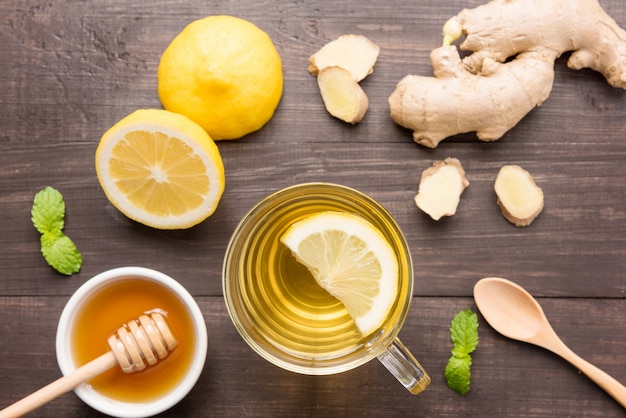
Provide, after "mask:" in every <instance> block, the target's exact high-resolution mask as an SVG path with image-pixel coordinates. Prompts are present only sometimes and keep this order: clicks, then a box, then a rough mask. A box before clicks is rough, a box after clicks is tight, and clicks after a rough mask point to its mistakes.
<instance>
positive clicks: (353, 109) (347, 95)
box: [317, 67, 369, 124]
mask: <svg viewBox="0 0 626 418" xmlns="http://www.w3.org/2000/svg"><path fill="white" fill-rule="evenodd" d="M317 84H318V85H319V88H320V93H321V94H322V100H323V101H324V106H326V110H327V111H328V113H330V114H331V115H333V116H334V117H336V118H337V119H341V120H343V121H344V122H348V123H352V124H355V123H358V122H360V121H361V119H363V116H365V112H366V111H367V107H368V106H369V100H368V98H367V95H366V94H365V92H364V91H363V89H362V88H361V86H359V83H357V82H356V81H355V80H354V79H353V78H352V75H351V74H350V73H349V72H348V71H346V70H344V69H343V68H341V67H325V68H323V69H322V70H321V71H320V72H319V74H318V75H317Z"/></svg>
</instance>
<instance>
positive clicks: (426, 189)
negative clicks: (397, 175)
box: [415, 158, 469, 221]
mask: <svg viewBox="0 0 626 418" xmlns="http://www.w3.org/2000/svg"><path fill="white" fill-rule="evenodd" d="M467 186H469V181H468V180H467V178H466V177H465V170H463V167H462V166H461V162H460V161H459V160H458V159H456V158H446V159H445V160H442V161H435V162H434V163H433V165H432V167H429V168H427V169H426V170H424V171H423V172H422V176H421V178H420V183H419V190H418V192H417V195H416V196H415V204H416V205H417V207H418V208H420V209H421V210H422V211H424V212H425V213H427V214H428V215H429V216H430V217H431V218H433V219H434V220H435V221H438V220H439V219H441V218H442V217H444V216H452V215H454V214H455V213H456V209H457V207H458V206H459V202H460V200H461V194H463V191H464V190H465V188H466V187H467Z"/></svg>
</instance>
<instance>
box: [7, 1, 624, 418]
mask: <svg viewBox="0 0 626 418" xmlns="http://www.w3.org/2000/svg"><path fill="white" fill-rule="evenodd" d="M481 3H482V2H481V1H476V0H448V1H445V2H441V1H436V0H418V1H407V0H388V1H384V2H359V1H356V0H346V1H330V0H316V1H308V2H304V1H295V0H291V1H273V0H270V1H264V2H255V1H252V0H241V1H212V2H205V1H200V0H187V1H182V0H162V1H148V0H140V1H132V2H131V1H126V2H122V1H117V0H85V1H80V2H77V1H71V0H49V1H40V0H25V1H21V0H20V1H18V0H0V16H1V17H0V63H1V64H2V71H0V213H1V216H0V231H2V232H1V233H0V248H1V251H0V269H1V273H0V406H6V405H8V404H10V403H12V402H14V401H16V400H18V399H19V398H21V397H22V396H25V395H26V394H28V393H30V392H32V391H34V390H35V389H37V388H39V387H41V386H43V385H44V384H46V383H48V382H50V381H52V380H54V379H56V378H57V377H58V376H59V373H60V372H59V370H58V367H57V363H56V356H55V350H54V339H55V332H56V325H57V321H58V319H59V316H60V314H61V311H62V309H63V307H64V305H65V303H66V302H67V300H68V298H69V296H70V295H71V294H72V293H73V292H74V291H75V290H76V289H77V288H78V287H79V286H80V285H82V284H83V283H85V281H87V280H89V278H90V277H92V276H94V275H96V274H97V273H100V272H102V271H104V270H107V269H109V268H113V267H119V266H128V265H138V266H144V267H150V268H153V269H157V270H160V271H162V272H164V273H166V274H169V275H171V276H172V277H174V278H176V279H177V280H178V281H179V282H180V283H182V284H183V285H184V286H185V287H186V288H187V289H188V290H189V291H190V292H191V293H192V295H193V296H194V297H195V298H196V300H197V302H198V304H199V305H200V307H201V309H202V311H203V313H204V316H205V319H206V322H207V329H208V333H209V354H208V358H207V362H206V368H205V370H204V372H203V374H202V376H201V378H200V380H199V381H198V383H197V385H196V386H195V387H194V389H193V390H192V391H191V393H190V394H189V395H188V396H187V397H186V398H185V399H184V400H183V401H182V402H180V403H179V404H178V405H177V406H175V407H174V408H173V409H171V410H170V411H168V412H166V413H164V414H163V416H167V417H174V416H177V417H178V416H189V417H201V416H224V417H231V416H232V417H244V416H250V417H257V416H258V417H317V416H324V417H342V416H345V417H355V416H368V417H369V416H371V417H387V416H389V417H392V416H425V417H426V416H428V417H435V416H436V417H447V416H450V417H513V416H514V417H544V416H545V417H552V416H559V417H565V416H577V417H603V418H605V417H623V416H624V409H623V408H622V407H621V406H619V405H618V404H617V402H615V401H614V400H613V399H612V398H610V397H609V396H608V395H606V394H605V393H604V392H603V391H602V390H601V389H600V388H598V387H597V386H596V385H595V384H593V383H592V382H591V381H590V380H589V379H587V378H586V377H585V376H584V375H582V374H581V373H580V372H578V371H577V370H576V369H575V368H574V367H572V366H571V365H569V364H568V363H566V362H565V361H564V360H562V359H560V358H558V357H556V356H555V355H554V354H552V353H550V352H547V351H545V350H543V349H540V348H536V347H534V346H531V345H527V344H523V343H518V342H514V341H512V340H509V339H507V338H505V337H502V336H501V335H499V334H498V333H496V332H495V331H494V330H493V329H492V328H490V326H489V325H488V324H487V323H486V322H485V320H484V319H483V318H482V317H481V316H480V315H479V320H480V328H479V335H480V343H479V345H478V348H477V350H476V352H475V353H474V356H473V366H472V374H471V390H470V392H469V393H468V394H467V395H465V396H460V395H458V394H457V393H455V392H453V391H452V390H450V389H449V388H448V387H447V385H446V383H445V380H444V377H443V372H444V367H445V365H446V362H447V360H448V358H449V356H450V350H451V348H452V345H451V342H450V336H449V325H450V321H451V319H452V318H453V316H454V315H455V314H456V313H457V312H458V311H460V310H462V309H472V310H473V311H475V312H478V310H477V307H476V305H475V304H474V300H473V298H472V288H473V286H474V284H475V283H476V281H477V280H479V279H480V278H482V277H486V276H501V277H505V278H508V279H510V280H513V281H515V282H517V283H519V284H520V285H522V286H524V287H526V288H527V289H528V290H529V291H530V292H531V293H532V294H533V295H535V296H536V297H537V298H538V300H539V302H540V303H541V305H542V306H543V307H544V310H545V312H546V314H547V316H548V317H549V319H550V320H551V322H552V324H553V326H554V328H555V329H556V331H557V332H558V333H559V334H560V335H561V336H562V339H563V340H564V341H565V343H566V344H568V345H569V346H570V347H571V348H572V349H573V350H574V351H575V352H576V353H578V354H579V355H580V356H582V357H583V358H586V359H587V360H589V361H590V362H592V363H594V364H595V365H597V366H598V367H600V368H601V369H604V370H606V371H607V372H609V373H610V374H612V375H613V376H614V377H615V378H616V379H617V380H619V381H621V382H623V383H626V274H625V270H626V209H625V208H626V164H624V161H625V159H626V139H625V138H624V137H625V133H626V132H625V129H624V121H625V119H626V108H625V106H626V92H624V91H622V90H618V89H614V88H612V87H610V86H608V85H607V84H606V82H605V81H604V79H603V77H601V76H600V75H598V74H597V73H595V72H593V71H590V70H583V71H573V70H569V69H568V68H567V66H566V58H567V56H564V57H561V58H560V59H559V60H558V61H557V63H556V77H555V83H554V87H553V90H552V94H551V96H550V98H549V99H548V100H547V101H546V102H545V103H544V105H543V106H541V107H540V108H537V109H535V110H534V111H532V112H531V114H530V115H528V116H527V117H526V118H525V119H523V120H522V121H521V123H519V124H518V125H517V126H516V127H515V128H514V129H512V130H511V131H510V132H508V133H507V134H506V135H505V136H504V137H503V138H502V139H501V140H499V141H497V142H493V143H483V142H480V141H478V140H477V139H476V138H475V135H474V134H464V135H459V136H457V137H455V138H451V139H448V140H446V141H444V142H443V143H442V144H440V145H439V147H438V148H436V149H434V150H431V149H427V148H424V147H422V146H420V145H417V144H415V143H414V142H413V141H412V138H411V135H410V132H409V131H407V130H405V129H403V128H401V127H399V126H397V125H395V124H394V123H393V121H392V120H391V119H390V117H389V108H388V104H387V98H388V97H389V95H390V94H391V92H392V91H393V89H394V87H395V85H396V83H397V82H398V81H399V80H400V79H401V78H402V77H404V76H405V75H407V74H409V73H412V74H421V75H430V74H431V71H432V68H431V65H430V61H429V58H428V57H429V52H430V50H431V49H433V48H435V47H436V46H437V45H438V44H439V43H440V39H441V27H442V25H443V23H444V22H445V21H446V20H447V19H448V18H449V17H451V16H453V15H455V14H457V13H458V12H459V11H460V10H461V9H462V8H465V7H468V8H470V7H474V6H476V5H478V4H481ZM600 3H601V4H602V6H603V7H604V8H605V9H606V10H607V11H608V12H609V14H611V15H612V16H613V18H614V19H615V20H616V21H617V22H618V23H619V24H620V25H621V26H622V27H626V5H625V4H624V3H623V1H622V0H600ZM211 14H230V15H235V16H239V17H242V18H245V19H248V20H250V21H252V22H254V23H255V24H257V25H258V26H259V27H260V28H262V29H263V30H265V31H266V32H267V33H268V34H269V35H270V36H271V38H272V39H273V41H274V43H275V44H276V47H277V49H278V51H279V53H280V55H281V57H282V60H283V71H284V78H285V81H284V94H283V96H282V100H281V102H280V105H279V107H278V109H277V112H276V114H275V116H274V117H273V119H272V120H271V121H270V123H268V124H267V125H266V126H265V127H264V128H263V129H262V130H260V131H258V132H257V133H254V134H251V135H249V136H247V137H245V138H243V139H240V140H235V141H227V142H224V141H222V142H219V143H218V146H219V149H220V152H221V155H222V158H223V160H224V164H225V169H226V182H227V184H226V191H225V193H224V195H223V198H222V200H221V202H220V205H219V208H218V210H217V211H216V213H215V214H214V215H213V216H212V217H210V218H209V219H208V220H207V221H205V222H204V223H202V224H200V225H198V226H196V227H194V228H192V229H190V230H184V231H158V230H154V229H150V228H147V227H144V226H142V225H139V224H136V223H133V222H131V221H129V220H128V219H127V218H125V217H124V216H123V215H121V214H120V213H119V212H118V211H117V210H116V209H115V208H114V207H113V206H112V205H111V204H110V203H109V202H108V200H107V199H106V197H105V195H104V193H103V192H102V189H101V188H100V186H99V184H98V181H97V179H96V175H95V170H94V153H95V149H96V146H97V144H98V141H99V138H100V136H101V135H102V133H103V132H104V131H105V130H106V129H108V128H109V127H110V126H111V125H112V124H114V123H115V122H116V121H118V120H119V119H121V118H122V117H124V116H125V115H127V114H128V113H130V112H132V111H134V110H135V109H137V108H160V106H161V105H160V102H159V99H158V95H157V91H156V86H157V79H156V69H157V66H158V62H159V58H160V56H161V53H162V52H163V50H164V49H165V47H166V46H167V45H168V43H169V42H170V41H171V40H172V38H173V37H174V36H175V35H176V34H177V33H178V32H179V31H180V30H182V28H183V27H184V26H185V25H186V24H188V23H189V22H191V21H193V20H195V19H198V18H201V17H204V16H206V15H211ZM345 33H359V34H363V35H366V36H368V37H369V38H370V39H371V40H373V41H374V42H375V43H377V44H378V45H379V46H380V48H381V52H380V57H379V59H378V62H377V64H376V67H375V71H374V73H373V74H372V75H370V76H369V77H368V78H367V79H366V80H364V81H363V82H362V86H363V88H364V89H365V91H366V93H367V94H368V96H369V98H370V108H369V110H368V113H367V115H366V116H365V119H364V120H363V121H362V123H360V124H358V125H356V126H351V125H347V124H344V123H342V122H340V121H338V120H336V119H333V118H332V117H331V116H329V115H328V114H327V113H326V111H325V109H324V107H323V104H322V101H321V97H320V94H319V90H318V87H317V83H316V81H315V78H313V77H312V76H311V75H310V74H309V73H308V72H307V65H308V61H307V60H308V57H309V56H310V55H311V54H312V53H313V52H315V51H316V50H317V49H318V48H320V47H321V46H322V45H324V44H325V43H326V42H328V41H329V40H331V39H334V38H336V37H338V36H339V35H342V34H345ZM446 157H456V158H458V159H460V161H461V162H462V164H463V165H464V167H465V169H466V173H467V176H468V179H469V181H470V183H471V184H470V186H469V188H468V189H467V190H466V191H465V193H464V195H463V197H462V200H461V203H460V206H459V209H458V212H457V214H456V215H455V216H453V217H450V218H446V219H444V220H442V221H439V222H434V221H432V220H431V219H430V218H428V216H426V215H425V214H424V213H422V212H421V211H420V210H419V209H418V208H417V207H416V206H415V204H414V202H413V198H414V196H415V194H416V192H417V187H418V181H419V177H420V174H421V172H422V170H424V169H425V168H427V167H429V166H430V165H431V164H432V163H433V162H434V161H436V160H440V159H443V158H446ZM504 164H519V165H521V166H523V167H524V168H526V169H527V170H528V171H530V172H531V173H532V175H533V176H534V177H535V179H536V181H537V183H538V184H539V185H540V186H541V187H542V188H543V191H544V194H545V208H544V210H543V212H542V214H541V215H540V216H539V217H538V218H537V219H536V221H535V222H534V223H533V224H532V225H531V226H530V227H528V228H516V227H514V226H513V225H511V224H510V223H508V222H507V221H506V220H505V219H504V218H503V217H502V216H501V214H500V210H499V208H498V207H497V205H496V197H495V193H494V191H493V182H494V179H495V176H496V174H497V171H498V170H499V168H500V167H501V166H502V165H504ZM309 181H327V182H334V183H340V184H343V185H346V186H350V187H353V188H356V189H358V190H360V191H362V192H364V193H366V194H369V195H370V196H372V197H373V198H375V199H376V200H378V201H379V202H381V203H382V204H383V205H384V206H385V207H386V208H387V209H388V210H389V211H390V212H391V213H392V214H393V215H394V217H395V218H396V219H397V221H398V223H399V224H400V225H401V227H402V229H403V230H404V232H405V235H406V237H407V239H408V241H409V245H410V247H411V250H412V255H413V259H414V267H415V289H414V297H413V302H412V305H411V309H410V313H409V316H408V318H407V320H406V322H405V324H404V327H403V329H402V330H401V332H400V335H399V336H400V338H401V339H402V340H403V342H404V343H405V344H406V345H407V346H408V347H409V348H410V349H411V350H412V351H413V352H414V354H415V355H416V356H417V357H418V358H419V360H420V361H421V362H422V364H423V365H424V367H425V368H426V369H427V370H428V371H429V373H430V374H431V376H432V384H431V386H430V387H429V388H428V390H427V391H426V392H424V393H423V394H421V395H419V396H412V395H409V394H408V393H407V392H406V391H405V390H404V389H403V388H402V387H401V386H400V385H399V384H398V383H397V382H396V381H395V380H394V378H393V377H392V376H391V375H390V374H389V373H388V372H387V371H386V370H385V369H384V367H383V366H382V365H381V364H379V363H378V362H377V361H376V360H374V361H372V362H370V363H368V364H366V365H364V366H362V367H360V368H358V369H356V370H353V371H350V372H346V373H343V374H340V375H335V376H325V377H320V376H318V377H314V376H303V375H296V374H293V373H290V372H286V371H283V370H281V369H279V368H277V367H275V366H273V365H271V364H269V363H267V362H266V361H264V360H263V359H261V357H259V356H258V355H257V354H255V353H254V352H253V351H252V350H251V349H250V348H249V347H248V346H247V345H246V344H245V342H244V341H243V339H242V338H241V337H240V336H239V334H238V333H237V331H236V330H235V328H234V326H233V325H232V323H231V321H230V319H229V317H228V314H227V312H226V307H225V304H224V302H223V297H222V287H221V267H222V260H223V255H224V251H225V248H226V244H227V242H228V239H229V237H230V235H231V233H232V232H233V230H234V228H235V226H236V224H237V223H238V221H239V220H240V218H241V217H242V216H243V215H244V213H245V212H246V211H247V210H248V209H250V207H251V206H252V205H253V204H254V203H256V202H257V201H259V200H260V199H262V198H263V197H264V196H266V195H268V194H270V193H272V192H274V191H276V190H278V189H281V188H283V187H285V186H289V185H293V184H296V183H301V182H309ZM48 185H49V186H53V187H55V188H57V189H58V190H59V191H61V193H62V194H63V195H64V197H65V200H66V206H67V218H66V227H65V232H66V233H67V235H68V236H70V237H71V238H72V239H73V240H74V241H75V242H76V244H77V245H78V247H79V249H80V250H81V252H82V254H83V257H84V264H83V267H82V270H81V271H80V273H78V274H76V275H74V276H71V277H65V276H62V275H60V274H57V273H55V272H54V271H53V270H52V269H51V268H49V267H48V266H47V265H46V263H45V261H44V260H43V258H42V256H41V254H40V247H39V235H38V233H37V231H36V230H35V229H34V228H33V226H32V223H31V220H30V208H31V205H32V199H33V196H34V195H35V193H36V192H37V191H39V190H40V189H42V188H43V187H45V186H48ZM34 415H35V416H42V417H57V416H66V417H96V416H99V414H98V413H97V412H95V411H93V410H92V409H90V408H89V407H88V406H86V405H85V404H83V403H82V402H81V401H80V400H79V399H78V398H77V397H76V396H75V395H74V394H73V393H69V394H66V395H64V396H62V397H61V398H59V399H57V400H55V401H54V402H52V403H50V404H48V405H46V406H45V407H43V408H42V409H40V410H39V411H37V413H36V414H34Z"/></svg>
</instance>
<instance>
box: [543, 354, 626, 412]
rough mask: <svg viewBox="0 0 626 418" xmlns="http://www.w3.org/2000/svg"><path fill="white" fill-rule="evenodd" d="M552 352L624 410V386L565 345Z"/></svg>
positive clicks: (625, 398)
mask: <svg viewBox="0 0 626 418" xmlns="http://www.w3.org/2000/svg"><path fill="white" fill-rule="evenodd" d="M553 351H554V352H555V353H557V354H558V355H560V356H561V357H563V358H564V359H565V360H567V361H569V362H570V363H571V364H572V365H574V366H576V368H578V370H580V371H581V372H583V373H584V374H585V375H587V377H588V378H589V379H591V380H593V381H594V382H595V383H596V384H597V385H598V386H600V387H601V388H602V389H604V390H605V391H606V393H608V394H609V395H611V396H612V397H613V398H614V399H615V400H616V401H617V402H618V403H619V404H620V405H622V406H623V407H624V408H626V387H625V386H624V385H622V384H621V383H620V382H618V381H617V380H615V379H614V378H613V377H612V376H610V375H609V374H608V373H606V372H604V371H602V370H600V369H599V368H597V367H596V366H594V365H593V364H591V363H589V362H588V361H587V360H584V359H583V358H581V357H580V356H578V355H577V354H576V353H574V352H573V351H572V350H570V349H569V347H567V346H566V345H565V344H562V346H561V347H560V348H559V349H557V350H553Z"/></svg>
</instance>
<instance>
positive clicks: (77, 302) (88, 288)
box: [56, 266, 208, 418]
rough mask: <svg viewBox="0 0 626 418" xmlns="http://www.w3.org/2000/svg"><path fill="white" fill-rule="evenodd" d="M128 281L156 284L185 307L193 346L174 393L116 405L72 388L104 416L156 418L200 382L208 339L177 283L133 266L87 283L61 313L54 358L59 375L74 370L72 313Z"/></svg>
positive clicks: (194, 306)
mask: <svg viewBox="0 0 626 418" xmlns="http://www.w3.org/2000/svg"><path fill="white" fill-rule="evenodd" d="M129 277H135V278H136V277H139V278H141V279H146V280H151V281H154V282H157V283H160V284H161V285H163V286H165V287H167V288H168V289H170V290H172V291H173V292H174V293H175V294H176V295H177V296H178V297H180V298H181V300H182V302H183V304H184V305H185V306H186V307H187V309H188V311H189V314H190V316H191V318H192V321H193V323H194V330H195V332H196V335H197V338H196V340H197V344H196V347H195V353H194V357H193V360H192V362H191V366H190V368H189V371H188V372H187V374H186V376H185V377H184V379H183V380H182V381H181V383H180V384H179V385H178V386H177V387H176V388H175V389H174V390H172V391H171V392H169V393H168V394H166V395H165V396H163V397H162V398H159V399H156V400H154V401H150V402H123V401H118V400H115V399H111V398H109V397H107V396H104V395H102V394H100V393H99V392H97V391H96V390H94V389H93V388H92V387H91V386H89V385H87V384H81V385H79V386H78V387H76V388H75V389H74V393H76V395H77V396H78V397H79V398H80V399H81V400H82V401H83V402H85V403H86V404H87V405H89V406H91V407H92V408H93V409H95V410H97V411H99V412H102V413H104V414H107V415H110V416H115V417H120V418H140V417H149V416H153V415H157V414H159V413H161V412H164V411H166V410H167V409H169V408H171V407H172V406H174V405H175V404H177V403H178V402H179V401H181V400H182V399H183V398H184V397H185V396H186V395H187V394H188V393H189V391H191V389H192V388H193V386H194V385H195V384H196V382H197V381H198V379H199V378H200V375H201V373H202V371H203V369H204V364H205V362H206V357H207V351H208V335H207V329H206V323H205V321H204V316H203V314H202V311H201V310H200V308H199V306H198V304H197V302H196V301H195V299H194V298H193V296H191V294H190V293H189V292H188V291H187V290H186V289H185V288H184V287H183V286H182V285H181V284H180V283H179V282H178V281H176V280H175V279H173V278H172V277H170V276H168V275H166V274H164V273H161V272H159V271H157V270H153V269H149V268H145V267H136V266H129V267H117V268H113V269H110V270H106V271H103V272H101V273H99V274H97V275H95V276H93V277H92V278H90V279H88V280H87V281H86V282H85V283H83V284H82V285H81V286H80V287H79V288H78V289H77V290H76V291H75V292H74V293H73V294H72V296H71V297H70V299H69V300H68V302H67V303H66V305H65V307H64V309H63V311H62V313H61V316H60V318H59V323H58V326H57V333H56V356H57V363H58V365H59V368H60V369H61V372H62V373H63V375H67V374H69V373H71V372H73V371H74V370H76V368H77V367H76V365H75V364H74V360H73V358H72V354H71V350H70V349H69V347H70V337H71V335H70V334H71V329H72V326H71V325H72V323H73V321H74V317H75V314H76V312H77V311H78V310H79V309H80V308H81V307H82V302H83V301H84V300H85V298H86V297H87V296H88V295H90V294H92V293H93V292H96V291H98V289H100V288H102V287H104V286H106V285H108V284H110V283H114V282H116V281H120V280H124V279H125V278H129Z"/></svg>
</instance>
